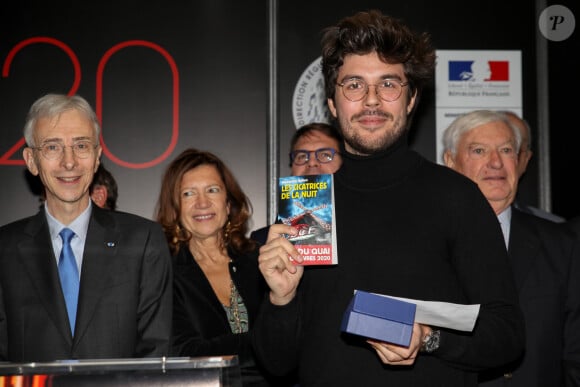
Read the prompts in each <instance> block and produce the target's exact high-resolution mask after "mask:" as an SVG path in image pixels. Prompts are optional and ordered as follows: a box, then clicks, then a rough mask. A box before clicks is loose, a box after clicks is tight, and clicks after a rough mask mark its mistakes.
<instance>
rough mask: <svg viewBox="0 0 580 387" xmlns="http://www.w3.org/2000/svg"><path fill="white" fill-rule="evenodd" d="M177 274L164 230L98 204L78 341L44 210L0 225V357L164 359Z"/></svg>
mask: <svg viewBox="0 0 580 387" xmlns="http://www.w3.org/2000/svg"><path fill="white" fill-rule="evenodd" d="M171 283H172V272H171V259H170V253H169V250H168V245H167V242H166V239H165V236H164V234H163V231H162V229H161V227H160V226H159V225H158V224H157V223H155V222H152V221H150V220H147V219H144V218H141V217H138V216H136V215H131V214H127V213H121V212H115V211H108V210H103V209H101V208H99V207H97V206H94V205H93V208H92V214H91V219H90V222H89V228H88V232H87V239H86V243H85V249H84V253H83V264H82V271H81V281H80V290H79V303H78V310H77V319H76V332H75V335H74V338H73V336H72V334H71V332H70V327H69V322H68V318H67V312H66V306H65V301H64V297H63V294H62V290H61V287H60V281H59V276H58V270H57V265H56V258H55V256H54V252H53V248H52V244H51V240H50V233H49V230H48V223H47V220H46V215H45V213H44V209H42V210H41V211H40V212H39V213H38V214H37V215H35V216H32V217H29V218H26V219H22V220H19V221H16V222H14V223H11V224H8V225H5V226H3V227H2V228H0V360H7V361H12V362H31V361H52V360H57V359H83V358H84V359H90V358H94V359H96V358H127V357H145V356H155V357H159V356H164V355H166V354H167V352H168V349H169V340H170V336H171V310H172V294H171Z"/></svg>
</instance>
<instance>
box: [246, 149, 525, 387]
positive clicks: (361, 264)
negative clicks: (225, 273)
mask: <svg viewBox="0 0 580 387" xmlns="http://www.w3.org/2000/svg"><path fill="white" fill-rule="evenodd" d="M342 155H343V164H342V167H341V169H340V170H339V171H338V172H336V174H335V178H334V181H335V183H334V184H335V210H336V232H337V242H338V245H337V251H338V265H336V266H332V267H327V266H324V267H306V270H305V271H304V275H303V278H302V281H301V284H300V286H299V289H298V294H297V296H296V297H295V299H294V300H293V301H292V302H290V303H289V304H288V305H285V306H274V305H272V304H271V303H270V302H269V301H268V299H266V300H265V302H264V305H263V309H262V312H261V313H260V316H259V318H258V321H257V322H256V325H255V326H254V331H253V332H254V335H255V336H254V340H255V345H256V349H257V351H258V352H259V356H260V358H261V359H262V360H263V361H264V362H265V364H266V366H267V367H268V368H270V369H271V370H272V371H276V372H281V373H283V372H286V371H287V370H288V368H291V367H295V366H297V367H299V375H300V385H301V386H365V387H368V386H397V387H400V386H413V387H420V386H429V387H433V386H444V387H452V386H476V385H477V374H476V371H477V370H481V369H484V368H487V367H492V366H497V365H498V364H503V363H505V362H508V361H510V360H513V359H514V358H516V357H517V356H518V355H519V354H520V353H521V351H522V350H523V342H524V327H523V320H522V317H521V312H520V310H519V308H518V306H517V295H516V290H515V287H514V282H513V278H512V273H511V270H510V268H509V266H508V265H509V264H508V260H507V252H506V249H505V245H504V241H503V237H502V233H501V230H500V227H499V223H498V221H497V217H496V216H495V214H494V213H493V210H492V209H491V207H490V206H489V204H488V202H487V201H486V199H485V198H484V197H483V195H482V194H481V192H480V191H479V189H478V187H477V186H476V185H475V184H474V183H473V182H471V181H470V180H469V179H467V178H466V177H464V176H462V175H460V174H458V173H456V172H454V171H452V170H451V169H448V168H446V167H444V166H440V165H437V164H435V163H432V162H429V161H427V160H426V159H424V158H423V157H421V156H420V155H418V154H417V153H415V152H414V151H412V150H410V149H408V147H407V145H406V138H402V139H401V140H399V142H398V143H397V144H395V145H394V146H392V147H390V149H389V150H387V151H384V152H382V153H380V154H376V155H372V156H366V157H360V156H355V155H352V154H349V153H347V152H345V150H344V149H342ZM355 289H360V290H365V291H369V292H375V293H381V294H387V295H392V296H399V297H407V298H414V299H421V300H431V301H446V302H453V303H461V304H481V309H480V314H479V317H478V321H477V323H476V327H475V329H474V331H473V333H471V334H466V333H464V332H457V331H451V330H443V331H442V334H441V346H440V348H439V349H438V350H437V351H436V352H434V353H433V354H429V355H427V354H419V356H418V357H417V359H416V361H415V364H414V366H412V367H408V366H393V367H390V366H385V365H383V364H382V363H381V361H380V359H379V358H378V356H377V354H376V353H375V351H374V350H373V349H372V348H371V347H370V346H369V345H368V344H367V343H365V339H364V338H362V337H358V336H354V335H350V334H345V333H341V331H340V324H341V321H342V317H343V313H344V311H345V309H346V307H347V305H348V303H349V301H350V300H351V298H352V295H353V291H354V290H355Z"/></svg>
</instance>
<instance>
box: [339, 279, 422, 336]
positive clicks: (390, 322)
mask: <svg viewBox="0 0 580 387" xmlns="http://www.w3.org/2000/svg"><path fill="white" fill-rule="evenodd" d="M416 309H417V305H415V304H412V303H409V302H405V301H400V300H397V299H394V298H390V297H387V296H382V295H378V294H373V293H368V292H365V291H362V290H355V293H354V296H353V298H352V300H351V301H350V304H349V305H348V308H347V309H346V311H345V312H344V316H343V319H342V324H341V327H340V328H341V330H342V331H343V332H348V333H352V334H355V335H359V336H364V337H368V338H371V339H375V340H380V341H386V342H389V343H393V344H398V345H402V346H405V347H408V346H409V344H410V342H411V336H412V334H413V322H414V321H415V311H416Z"/></svg>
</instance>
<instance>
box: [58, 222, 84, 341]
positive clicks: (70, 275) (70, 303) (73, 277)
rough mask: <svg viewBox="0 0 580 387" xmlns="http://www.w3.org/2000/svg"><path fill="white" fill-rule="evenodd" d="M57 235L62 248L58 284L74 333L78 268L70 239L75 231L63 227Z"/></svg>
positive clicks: (77, 295) (77, 294)
mask: <svg viewBox="0 0 580 387" xmlns="http://www.w3.org/2000/svg"><path fill="white" fill-rule="evenodd" d="M59 235H60V237H61V238H62V250H61V251H60V258H59V260H58V274H59V275H60V285H61V286H62V292H63V293H64V300H65V301H66V310H67V312H68V319H69V321H70V328H71V331H72V333H73V335H74V331H75V320H76V316H77V301H78V297H79V269H78V267H77V262H76V260H75V255H74V253H73V251H72V248H71V246H70V241H71V239H72V238H73V237H74V235H75V233H74V232H73V231H72V230H71V229H70V228H63V229H62V230H61V232H60V233H59Z"/></svg>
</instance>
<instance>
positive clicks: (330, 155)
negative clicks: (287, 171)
mask: <svg viewBox="0 0 580 387" xmlns="http://www.w3.org/2000/svg"><path fill="white" fill-rule="evenodd" d="M312 153H314V157H316V160H318V162H320V163H322V164H326V163H330V162H331V161H332V160H333V159H334V155H336V154H337V153H338V152H337V151H336V150H335V149H333V148H320V149H316V150H313V151H308V150H304V149H297V150H295V151H292V152H290V164H294V165H304V164H306V163H307V162H308V161H310V155H311V154H312Z"/></svg>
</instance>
